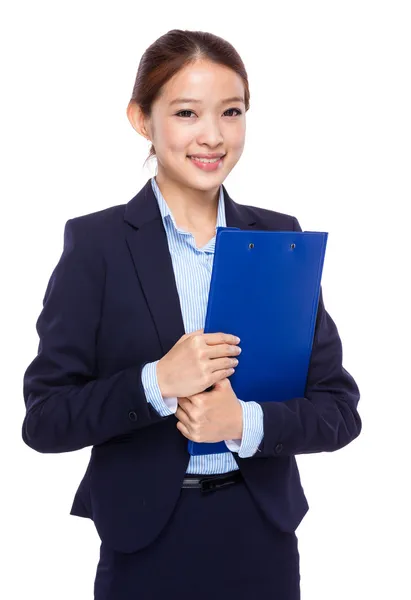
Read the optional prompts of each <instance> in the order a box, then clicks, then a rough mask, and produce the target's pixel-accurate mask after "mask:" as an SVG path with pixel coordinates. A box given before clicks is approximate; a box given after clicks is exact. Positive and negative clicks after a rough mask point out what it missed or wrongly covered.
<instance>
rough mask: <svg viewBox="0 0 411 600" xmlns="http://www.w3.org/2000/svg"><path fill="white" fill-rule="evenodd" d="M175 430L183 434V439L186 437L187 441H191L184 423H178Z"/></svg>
mask: <svg viewBox="0 0 411 600" xmlns="http://www.w3.org/2000/svg"><path fill="white" fill-rule="evenodd" d="M177 429H178V430H179V431H180V432H181V433H182V434H183V436H184V437H186V438H187V439H188V440H191V438H190V434H189V431H188V429H187V427H186V426H185V425H184V423H181V421H178V423H177Z"/></svg>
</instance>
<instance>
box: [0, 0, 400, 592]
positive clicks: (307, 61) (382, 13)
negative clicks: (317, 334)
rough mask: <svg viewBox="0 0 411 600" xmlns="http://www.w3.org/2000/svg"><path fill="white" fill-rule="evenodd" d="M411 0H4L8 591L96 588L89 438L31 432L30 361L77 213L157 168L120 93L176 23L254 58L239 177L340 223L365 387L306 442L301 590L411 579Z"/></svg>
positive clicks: (1, 582)
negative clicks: (78, 508)
mask: <svg viewBox="0 0 411 600" xmlns="http://www.w3.org/2000/svg"><path fill="white" fill-rule="evenodd" d="M408 8H409V3H408V2H397V1H395V0H390V1H387V2H381V1H378V0H374V1H372V2H371V1H369V2H366V1H362V0H355V1H353V0H345V2H330V1H321V2H320V1H318V0H315V1H311V2H272V3H271V4H268V3H266V2H261V1H260V2H258V1H254V2H252V3H247V5H246V6H242V5H241V3H238V2H237V3H236V2H234V3H227V4H223V3H221V2H212V1H209V2H207V3H197V2H196V3H178V4H177V3H166V2H157V3H149V5H148V6H144V3H138V2H129V1H121V0H118V1H117V2H116V3H114V2H104V1H101V0H100V1H99V2H96V1H92V0H81V2H80V1H78V0H71V2H65V3H64V2H51V1H45V0H36V2H29V1H27V0H26V1H20V2H19V1H18V0H14V1H13V2H11V1H10V2H8V3H4V4H3V5H2V9H1V13H2V14H1V15H0V22H1V25H0V27H1V31H0V34H1V35H0V44H1V48H0V50H1V53H0V56H1V57H2V68H1V73H2V76H1V88H2V92H1V100H0V101H1V111H0V112H1V114H0V119H1V123H0V125H1V140H0V143H1V153H2V155H1V165H2V175H1V180H0V185H1V194H0V197H1V216H2V218H1V242H0V243H1V252H0V256H1V272H2V280H3V284H2V290H3V292H2V294H1V297H0V298H1V300H0V302H1V304H2V310H1V320H2V340H3V343H2V348H1V352H2V360H1V365H2V369H1V370H2V397H1V407H2V427H1V429H2V435H1V438H0V443H1V448H0V450H1V454H0V456H1V482H2V493H1V494H0V502H1V511H0V514H1V523H0V526H1V542H2V543H1V547H2V554H3V558H2V567H3V569H4V570H3V573H2V575H1V578H0V596H1V598H4V599H7V600H15V599H16V600H17V599H18V600H20V599H23V598H29V597H30V598H32V599H33V600H57V599H58V600H72V599H73V598H75V599H76V600H90V599H91V598H92V588H93V581H94V576H95V568H96V565H97V561H98V552H99V543H100V540H99V538H98V536H97V533H96V531H95V529H94V525H93V523H92V522H91V521H89V520H86V519H81V518H78V517H73V516H70V515H69V510H70V507H71V502H72V499H73V496H74V492H75V490H76V489H77V485H78V483H79V481H80V479H81V477H82V476H83V473H84V470H85V467H86V465H87V462H88V458H89V454H90V448H86V449H83V450H81V451H78V452H74V453H68V454H56V455H51V454H48V455H47V454H40V453H37V452H35V451H33V450H32V449H30V448H29V447H27V446H26V445H25V444H24V443H23V441H22V438H21V425H22V422H23V418H24V414H25V407H24V401H23V393H22V381H23V373H24V371H25V369H26V368H27V366H28V364H29V363H30V362H31V361H32V360H33V358H34V357H35V355H36V353H37V345H38V337H37V333H36V329H35V322H36V319H37V317H38V315H39V313H40V311H41V308H42V299H43V296H44V293H45V289H46V285H47V282H48V280H49V277H50V275H51V272H52V270H53V268H54V266H55V265H56V263H57V261H58V260H59V257H60V255H61V252H62V248H63V229H64V224H65V222H66V221H67V219H69V218H73V217H76V216H79V215H82V214H86V213H90V212H93V211H97V210H100V209H103V208H106V207H109V206H112V205H116V204H122V203H126V202H128V201H129V200H130V199H131V198H132V197H133V196H134V195H135V194H136V193H137V191H138V190H139V189H140V188H141V187H142V186H143V185H144V183H145V182H146V181H147V179H148V177H150V176H151V175H153V174H154V167H152V168H151V170H150V167H149V166H146V167H145V168H144V169H143V166H142V165H143V162H144V160H145V158H146V156H147V154H148V150H149V143H148V142H147V141H146V140H144V139H143V138H142V137H140V136H139V135H138V134H137V133H136V132H135V131H134V130H133V129H132V128H131V126H130V124H129V122H128V120H127V117H126V106H127V103H128V100H129V98H130V95H131V91H132V87H133V84H134V78H135V75H136V72H137V66H138V62H139V60H140V57H141V55H142V54H143V52H144V50H145V49H146V48H147V47H148V46H149V45H150V44H151V43H152V42H153V41H154V40H155V39H156V38H157V37H159V36H160V35H162V34H164V33H166V32H167V31H168V30H170V29H174V28H180V29H200V30H203V31H210V32H212V33H215V34H217V35H220V36H222V37H224V38H226V39H227V40H228V41H230V42H231V43H232V44H233V45H234V46H235V48H236V49H237V50H238V52H239V53H240V55H241V56H242V58H243V60H244V62H245V66H246V69H247V71H248V75H249V82H250V91H251V108H250V110H249V112H248V113H247V136H246V145H245V150H244V153H243V155H242V157H241V159H240V161H239V163H238V164H237V165H236V167H235V168H234V171H233V172H232V173H231V174H230V175H229V177H228V178H227V179H226V180H225V182H224V184H225V185H226V187H227V189H228V191H229V193H230V195H231V196H232V197H233V198H234V199H235V200H236V201H237V202H239V203H242V204H252V205H256V206H265V207H266V208H269V209H273V210H277V211H280V212H285V213H288V214H291V215H294V216H296V217H297V218H298V220H299V222H300V225H301V227H302V228H303V230H304V229H305V230H313V231H328V232H329V238H328V245H327V253H326V258H325V263H324V271H323V279H322V285H323V294H324V302H325V306H326V309H327V310H328V312H329V313H330V314H331V316H332V318H333V319H334V321H335V322H336V324H337V327H338V330H339V334H340V337H341V339H342V343H343V349H344V366H345V368H346V369H347V370H348V371H349V372H350V373H351V374H352V375H353V376H354V378H355V379H356V381H357V383H358V385H359V387H360V391H361V400H360V404H359V411H360V414H361V417H362V419H363V431H362V433H361V436H360V437H359V438H357V439H356V440H355V441H354V442H353V443H352V444H350V445H349V446H347V447H346V448H343V449H342V450H340V451H338V452H335V453H330V454H326V453H323V454H316V455H306V456H300V457H298V463H299V466H300V471H301V477H302V482H303V486H304V489H305V492H306V494H307V496H308V501H309V504H310V511H309V512H308V514H307V516H306V517H305V519H304V520H303V522H302V524H301V525H300V527H299V529H298V530H297V533H298V536H299V543H300V554H301V578H302V579H301V589H302V599H303V600H346V598H350V600H363V599H364V598H367V599H371V598H395V599H396V600H402V599H406V598H410V597H411V591H410V585H409V583H408V577H407V571H408V569H409V560H410V550H409V536H410V533H411V527H410V506H411V497H410V493H409V487H410V486H409V481H408V479H409V477H410V458H411V456H410V449H409V447H410V444H409V439H410V435H409V430H410V424H409V420H410V416H411V411H410V402H411V395H410V386H409V383H408V381H409V380H408V376H409V372H410V368H409V362H410V358H411V356H410V352H409V340H410V333H411V331H410V329H411V328H410V316H409V308H410V294H409V291H408V288H409V283H410V266H409V263H410V250H409V244H408V238H409V233H408V229H407V227H408V221H407V220H406V212H407V211H408V208H409V203H410V191H411V189H410V188H411V185H410V164H411V163H410V159H411V156H410V155H411V150H410V149H411V143H410V139H411V119H410V112H411V111H410V107H411V90H410V72H411V71H410V56H411V44H410V34H409V32H410V29H411V20H410V14H409V12H408ZM266 186H269V189H270V193H269V194H266V193H265V189H266ZM183 562H184V558H183V557H182V565H183ZM252 600H254V599H252Z"/></svg>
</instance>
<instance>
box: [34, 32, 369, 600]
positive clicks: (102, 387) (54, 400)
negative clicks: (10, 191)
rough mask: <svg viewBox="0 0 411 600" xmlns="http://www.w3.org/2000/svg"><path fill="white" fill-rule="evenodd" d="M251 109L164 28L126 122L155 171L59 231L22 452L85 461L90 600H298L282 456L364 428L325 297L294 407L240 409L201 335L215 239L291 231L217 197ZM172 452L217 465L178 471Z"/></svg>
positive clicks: (297, 495) (243, 95)
mask: <svg viewBox="0 0 411 600" xmlns="http://www.w3.org/2000/svg"><path fill="white" fill-rule="evenodd" d="M248 108H249V88H248V81H247V74H246V70H245V68H244V65H243V63H242V61H241V59H240V57H239V55H238V54H237V52H236V51H235V49H234V48H233V47H232V46H231V45H230V44H229V43H228V42H227V41H225V40H223V39H221V38H219V37H217V36H215V35H212V34H210V33H204V32H194V31H181V30H172V31H169V32H168V33H167V34H165V35H163V36H162V37H160V38H159V39H158V40H156V41H155V42H154V43H153V44H152V45H151V46H150V47H149V48H148V49H147V50H146V52H145V53H144V55H143V57H142V59H141V62H140V65H139V69H138V73H137V77H136V81H135V85H134V89H133V94H132V98H131V100H130V102H129V105H128V108H127V115H128V118H129V120H130V123H131V125H132V126H133V127H134V129H135V130H136V131H137V132H138V133H139V134H140V135H142V136H143V137H145V138H146V139H147V140H149V141H150V142H151V149H150V156H155V157H156V159H157V166H158V168H157V173H156V176H155V177H152V178H150V179H149V180H148V181H147V183H146V184H145V185H144V186H143V188H142V189H141V190H140V191H139V192H138V193H137V195H136V196H135V197H134V198H132V199H131V200H130V201H129V202H128V203H127V204H122V205H115V206H112V207H110V208H108V209H105V210H101V211H98V212H95V213H92V214H88V215H82V216H79V217H77V218H73V219H70V220H68V221H67V223H66V225H65V230H64V250H63V253H62V256H61V258H60V260H59V262H58V264H57V266H56V267H55V269H54V271H53V273H52V275H51V278H50V281H49V284H48V287H47V290H46V293H45V297H44V301H43V302H44V303H43V310H42V312H41V314H40V316H39V319H38V322H37V331H38V333H39V336H40V345H39V351H38V355H37V357H36V358H35V359H34V360H33V362H32V363H31V364H30V365H29V367H28V368H27V371H26V373H25V375H24V398H25V402H26V408H27V413H26V416H25V419H24V424H23V439H24V441H25V442H26V444H28V445H29V446H30V447H32V448H34V449H35V450H37V451H40V452H70V451H73V450H78V449H80V448H84V447H88V446H90V447H92V450H91V457H90V462H89V464H88V467H87V470H86V473H85V475H84V477H83V479H82V481H81V483H80V485H79V488H78V490H77V493H76V495H75V498H74V502H73V506H72V509H71V514H73V515H78V516H83V517H86V518H90V519H93V521H94V523H95V526H96V529H97V532H98V534H99V536H100V539H101V550H100V561H99V563H98V566H97V572H96V578H95V585H94V591H95V599H97V600H136V599H137V598H141V599H142V600H149V599H150V600H160V598H161V599H163V598H164V597H165V595H166V594H167V595H168V597H170V598H179V599H180V600H189V599H190V600H191V599H192V598H196V600H203V599H206V598H207V599H209V598H213V599H214V600H227V599H234V598H235V599H236V600H241V599H246V598H247V599H250V598H253V599H254V598H267V599H268V598H272V599H273V600H274V599H278V600H297V599H299V598H300V572H299V553H298V543H297V537H296V533H295V530H296V528H297V527H298V525H299V523H300V522H301V519H302V518H303V517H304V515H305V513H306V512H307V510H308V504H307V501H306V498H305V495H304V492H303V488H302V486H301V483H300V478H299V473H298V469H297V465H296V460H295V455H296V454H303V453H311V452H321V451H333V450H337V449H338V448H341V447H343V446H345V445H346V444H348V443H350V442H351V441H352V440H353V439H355V438H356V437H357V436H358V435H359V433H360V431H361V420H360V417H359V415H358V412H357V404H358V400H359V390H358V387H357V385H356V383H355V381H354V379H353V378H352V376H351V375H350V374H349V373H348V372H347V371H346V370H345V369H344V368H343V366H342V347H341V340H340V338H339V335H338V332H337V328H336V325H335V324H334V322H333V320H332V319H331V317H330V315H329V314H328V313H327V312H326V310H325V308H324V303H323V298H322V293H321V294H320V300H319V306H318V312H317V321H316V327H315V334H314V342H313V348H312V356H311V361H310V368H309V376H308V381H307V387H306V395H305V397H301V398H293V399H292V400H288V401H286V402H270V401H269V399H268V398H260V397H254V398H241V399H240V398H237V396H236V394H235V393H234V391H233V389H232V387H231V385H230V379H229V377H230V375H231V374H232V373H233V370H234V369H235V366H236V365H237V364H238V361H241V353H240V352H241V341H239V340H238V339H237V338H236V337H235V334H236V332H233V331H224V332H219V333H213V334H204V333H203V327H204V319H205V313H206V306H207V297H208V290H209V286H210V277H211V271H212V264H213V256H214V244H215V234H216V227H219V226H220V227H225V226H231V227H239V228H240V229H250V230H253V229H254V230H262V229H265V230H296V231H301V227H300V225H299V223H298V220H297V219H296V218H295V217H293V216H290V215H287V214H283V213H279V212H275V211H270V210H266V209H262V208H257V207H254V206H246V205H242V204H237V203H236V202H234V200H232V198H231V197H230V196H229V194H228V192H227V190H226V188H225V187H224V186H223V181H224V180H225V178H226V177H227V175H228V174H229V173H230V171H231V170H232V169H233V168H234V166H235V165H236V164H237V162H238V161H239V159H240V157H241V154H242V152H243V148H244V142H245V132H246V112H247V110H248ZM210 386H214V388H213V389H212V391H209V392H205V390H206V389H207V388H209V387H210ZM188 440H193V441H196V442H218V441H220V442H221V441H224V442H225V444H226V446H227V451H226V452H224V453H220V454H214V455H204V456H190V454H189V453H188V449H187V445H188Z"/></svg>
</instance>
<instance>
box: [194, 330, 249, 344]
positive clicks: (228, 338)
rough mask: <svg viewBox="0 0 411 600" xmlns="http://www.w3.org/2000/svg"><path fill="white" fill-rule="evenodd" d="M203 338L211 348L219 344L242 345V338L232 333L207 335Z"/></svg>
mask: <svg viewBox="0 0 411 600" xmlns="http://www.w3.org/2000/svg"><path fill="white" fill-rule="evenodd" d="M203 338H204V340H205V342H206V344H208V345H209V346H215V345H218V344H232V345H237V344H239V343H240V338H238V337H237V336H235V335H232V334H231V333H221V332H219V333H205V334H204V335H203Z"/></svg>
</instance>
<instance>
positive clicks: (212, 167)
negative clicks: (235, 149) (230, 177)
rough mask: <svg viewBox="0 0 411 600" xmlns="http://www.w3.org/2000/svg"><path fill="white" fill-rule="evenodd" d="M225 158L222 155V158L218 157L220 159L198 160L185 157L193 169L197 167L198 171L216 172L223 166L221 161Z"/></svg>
mask: <svg viewBox="0 0 411 600" xmlns="http://www.w3.org/2000/svg"><path fill="white" fill-rule="evenodd" d="M225 157H226V154H224V155H223V156H220V157H216V158H199V157H196V156H189V155H187V158H188V159H189V160H190V162H191V163H192V164H193V165H194V166H195V167H198V168H199V169H202V170H203V171H216V170H217V169H219V168H221V165H222V164H223V160H224V158H225Z"/></svg>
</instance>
